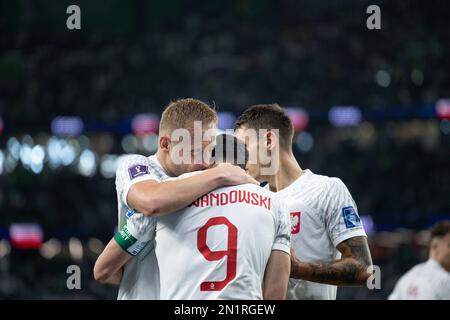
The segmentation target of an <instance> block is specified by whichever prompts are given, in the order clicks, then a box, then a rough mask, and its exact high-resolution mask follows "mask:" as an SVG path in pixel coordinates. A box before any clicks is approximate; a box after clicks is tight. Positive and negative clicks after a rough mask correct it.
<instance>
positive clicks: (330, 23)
mask: <svg viewBox="0 0 450 320" xmlns="http://www.w3.org/2000/svg"><path fill="white" fill-rule="evenodd" d="M71 4H77V5H79V6H80V8H81V30H72V31H71V30H68V29H67V28H66V19H67V17H68V16H69V15H68V14H66V8H67V6H69V5H71ZM371 4H377V5H379V6H380V8H381V27H382V29H381V30H368V29H367V28H366V19H367V17H368V15H367V14H366V9H367V7H368V6H369V5H371ZM449 21H450V8H449V5H448V2H447V1H419V0H417V1H413V0H405V1H365V0H360V1H351V0H348V1H347V0H346V1H332V0H327V1H313V0H309V1H306V0H281V1H276V0H230V1H197V0H196V1H181V0H166V1H143V0H135V1H120V0H103V1H89V0H86V1H50V0H47V1H43V0H36V1H32V0H20V1H6V0H1V1H0V298H7V299H11V298H20V299H23V298H25V299H26V298H38V299H51V298H64V299H75V298H82V299H90V298H97V299H102V298H110V299H114V298H115V297H116V289H114V288H112V287H108V286H102V285H98V284H96V283H95V282H94V281H93V279H92V271H91V270H92V267H93V263H94V262H95V259H96V257H97V255H98V253H99V252H100V251H101V249H102V247H103V245H104V243H106V241H107V240H108V239H109V238H110V237H111V236H112V235H113V232H114V227H115V224H116V221H117V208H116V207H117V204H116V202H117V201H116V195H115V188H114V168H115V165H116V164H117V159H118V156H119V155H121V154H124V153H130V152H133V153H134V152H135V153H142V154H146V155H149V154H151V153H152V152H154V150H155V148H156V134H157V132H153V131H154V130H151V129H148V128H147V129H144V130H143V131H142V130H141V129H139V128H137V127H136V126H135V125H133V123H135V124H136V123H141V124H142V122H139V121H137V120H136V118H135V116H136V115H138V114H146V117H147V118H145V119H147V120H148V121H150V125H149V126H150V127H152V123H153V122H154V121H155V120H154V117H155V116H158V115H159V114H160V112H161V111H162V109H163V108H164V106H165V105H167V103H168V102H169V101H170V100H173V99H175V98H180V97H195V98H198V99H202V100H204V101H207V102H209V103H214V104H215V105H216V107H217V108H218V111H220V112H231V114H230V113H228V114H227V113H224V114H222V115H221V116H222V117H223V119H225V116H227V115H228V116H229V117H231V118H232V117H233V115H238V114H240V112H242V111H243V110H244V109H245V108H246V107H247V106H249V105H251V104H255V103H269V102H278V103H280V104H281V105H282V106H285V107H291V108H292V109H291V110H294V113H295V112H297V115H299V114H300V118H301V119H305V114H307V118H308V119H309V122H308V124H307V125H306V126H305V125H301V123H300V124H299V125H298V126H297V132H296V136H295V146H294V147H295V153H296V156H297V159H298V161H299V162H300V164H301V165H302V167H303V168H309V169H311V170H312V171H313V172H315V173H320V174H324V175H331V176H338V177H340V178H341V179H342V180H343V181H344V183H345V184H346V185H347V186H348V188H349V189H350V191H351V193H352V195H353V197H354V198H355V200H356V202H357V204H358V208H359V212H360V214H361V215H362V216H363V219H364V222H365V223H366V227H367V229H368V230H367V231H368V233H369V234H370V238H369V239H370V244H371V248H372V254H373V258H374V263H375V264H377V265H379V266H380V267H381V273H382V282H381V285H382V288H381V290H367V289H366V288H361V289H355V288H342V289H339V290H338V298H342V299H385V298H386V297H387V296H388V294H389V293H390V292H391V290H392V288H393V285H394V284H395V281H396V280H397V279H398V278H399V276H400V275H401V274H402V273H404V272H405V271H406V270H408V269H409V268H410V267H412V266H413V265H414V264H415V263H418V262H420V261H423V260H425V259H426V257H427V250H428V249H427V245H428V235H429V233H428V229H429V227H430V226H431V225H432V224H434V223H435V222H436V221H438V220H442V219H449V218H450V201H449V198H450V196H449V195H450V182H449V178H450V166H449V163H450V149H449V146H450V122H449V118H450V116H449V113H448V111H447V113H446V114H445V112H443V111H442V110H444V111H445V110H448V108H449V106H450V103H449V102H448V101H447V102H446V101H445V100H442V99H445V98H449V97H450V92H449V91H450V76H449V71H450V66H449V59H448V57H449V54H450V25H449ZM438 101H441V105H444V107H443V109H439V110H440V111H438V110H437V108H436V106H437V104H438ZM442 101H443V102H442ZM333 106H353V107H354V108H353V109H351V111H352V112H353V113H351V114H350V115H349V114H347V113H345V110H347V111H348V110H350V109H345V110H344V111H342V109H341V114H340V116H339V117H340V119H341V120H342V119H344V120H346V119H347V120H348V121H349V122H347V125H345V126H339V127H337V126H336V125H335V124H333V123H334V122H333V121H332V120H333V119H330V118H329V115H330V110H332V107H333ZM355 110H356V111H355ZM342 112H343V113H342ZM354 112H356V114H357V116H356V117H355V114H354ZM358 115H360V116H361V119H360V120H359V117H358ZM59 116H66V117H69V116H74V117H77V118H64V119H65V120H61V119H60V120H59V121H60V122H57V121H56V122H55V121H54V119H55V118H56V117H59ZM221 119H222V118H221ZM134 120H135V122H133V121H134ZM61 121H63V123H62V124H61ZM64 121H65V122H64ZM136 121H137V122H136ZM148 121H147V122H145V121H144V124H145V123H147V124H148V123H149V122H148ZM152 121H153V122H152ZM80 122H81V123H82V124H83V126H82V130H76V127H77V126H76V124H79V123H80ZM58 123H59V125H58ZM74 123H75V124H74ZM52 124H53V126H52ZM156 124H157V120H156ZM153 126H154V123H153ZM227 127H230V125H227V124H224V125H223V126H222V128H223V129H226V128H227ZM58 128H59V129H58ZM61 128H62V129H61ZM74 128H75V129H74ZM42 151H44V155H43V156H42ZM13 223H36V224H37V225H38V226H39V227H40V228H42V232H43V241H44V244H43V245H42V246H41V247H40V248H39V249H28V250H24V249H20V248H18V247H17V246H16V245H14V243H13V241H12V239H11V233H10V226H11V224H13ZM71 264H77V265H79V266H80V267H81V270H82V278H83V279H82V289H81V290H72V291H70V290H68V289H67V288H66V278H67V274H66V268H67V266H68V265H71Z"/></svg>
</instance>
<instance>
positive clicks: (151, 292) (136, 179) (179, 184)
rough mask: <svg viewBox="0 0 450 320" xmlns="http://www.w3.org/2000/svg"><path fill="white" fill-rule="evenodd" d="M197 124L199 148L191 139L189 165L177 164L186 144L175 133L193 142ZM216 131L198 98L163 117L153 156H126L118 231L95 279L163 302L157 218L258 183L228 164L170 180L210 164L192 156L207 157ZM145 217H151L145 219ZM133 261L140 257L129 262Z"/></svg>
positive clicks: (122, 293)
mask: <svg viewBox="0 0 450 320" xmlns="http://www.w3.org/2000/svg"><path fill="white" fill-rule="evenodd" d="M195 121H200V123H201V125H202V128H201V132H200V133H201V135H202V137H201V139H200V141H201V143H200V144H195V143H194V141H195V139H192V140H191V142H192V143H191V144H190V145H189V146H187V148H185V149H184V150H186V152H188V154H187V156H188V157H189V158H190V160H191V161H190V162H189V163H178V161H175V160H177V159H176V156H177V154H176V152H177V146H179V145H180V144H181V143H185V142H184V141H175V140H174V139H173V136H172V133H173V132H174V131H175V130H176V129H179V128H183V129H186V130H188V132H189V134H190V135H191V137H193V136H194V134H195V125H194V122H195ZM216 127H217V114H216V112H215V111H214V110H213V109H212V108H211V107H210V106H208V105H207V104H206V103H204V102H202V101H199V100H195V99H180V100H176V101H173V102H171V103H170V104H169V105H168V106H167V107H166V109H165V110H164V112H163V114H162V116H161V121H160V128H159V145H158V151H157V153H156V154H155V155H153V156H150V157H145V156H142V155H128V156H125V157H124V158H123V159H122V161H121V162H120V164H119V167H118V169H117V172H116V191H117V200H118V211H119V212H118V215H119V216H118V220H119V230H120V231H119V232H118V233H117V234H116V236H115V238H114V240H112V241H110V242H109V244H108V245H107V246H106V247H105V249H104V251H103V252H102V254H101V255H100V257H99V258H98V259H97V262H96V264H95V267H94V277H95V279H96V280H98V281H100V282H109V283H116V284H119V283H120V288H119V295H118V298H119V299H158V298H159V270H158V264H157V261H156V256H155V252H154V250H153V249H154V246H155V227H156V218H155V217H156V216H157V215H158V216H159V215H164V214H169V213H172V212H175V211H177V210H179V209H181V208H184V207H186V206H187V205H189V204H190V203H191V202H192V201H194V200H195V199H197V198H198V197H200V196H201V195H203V194H205V193H207V192H209V191H211V190H214V189H216V188H217V187H220V186H223V185H236V184H242V183H254V180H253V179H251V178H250V177H249V176H248V175H247V174H246V173H245V171H244V170H242V169H241V168H238V167H236V166H233V165H230V164H222V165H220V166H217V167H215V168H213V169H211V170H208V171H205V172H202V173H199V174H197V175H195V176H192V177H188V178H185V179H179V180H174V181H168V177H176V176H179V175H180V174H182V173H186V172H190V171H194V170H200V169H204V168H206V167H207V166H208V165H209V159H208V157H206V159H205V158H203V157H202V158H201V160H202V161H201V163H195V161H194V160H195V159H191V156H192V157H193V156H194V155H195V154H198V153H200V154H202V155H203V154H205V155H208V152H206V151H207V150H208V149H207V148H209V146H213V144H214V143H215V134H214V130H215V128H216ZM208 131H212V132H213V134H211V135H209V140H208V139H203V137H204V134H205V133H206V132H208ZM194 138H195V137H194ZM205 150H206V151H205ZM185 156H186V155H185ZM135 212H139V213H141V214H140V215H139V214H135ZM144 216H145V217H150V218H149V219H144V218H145V217H144ZM132 256H137V258H136V259H130V258H131V257H132ZM127 262H128V263H127ZM124 265H125V267H124V268H123V269H122V266H124ZM122 270H123V272H122Z"/></svg>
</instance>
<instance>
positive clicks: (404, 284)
mask: <svg viewBox="0 0 450 320" xmlns="http://www.w3.org/2000/svg"><path fill="white" fill-rule="evenodd" d="M389 300H450V272H448V271H446V270H445V269H444V268H442V266H441V265H440V264H439V263H438V262H437V261H435V260H433V259H429V260H428V261H426V262H423V263H420V264H418V265H416V266H415V267H413V268H412V269H411V270H409V271H408V272H407V273H405V274H404V275H403V276H402V277H401V278H400V280H399V281H398V282H397V284H396V285H395V288H394V291H393V292H392V293H391V295H390V296H389Z"/></svg>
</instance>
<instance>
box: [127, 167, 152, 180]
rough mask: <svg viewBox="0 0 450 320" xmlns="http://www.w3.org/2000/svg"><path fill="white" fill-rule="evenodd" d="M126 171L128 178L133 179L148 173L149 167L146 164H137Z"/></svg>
mask: <svg viewBox="0 0 450 320" xmlns="http://www.w3.org/2000/svg"><path fill="white" fill-rule="evenodd" d="M128 173H129V174H130V179H131V180H133V179H135V178H137V177H140V176H143V175H146V174H149V173H150V171H149V168H148V166H146V165H142V164H137V165H134V166H131V167H129V168H128Z"/></svg>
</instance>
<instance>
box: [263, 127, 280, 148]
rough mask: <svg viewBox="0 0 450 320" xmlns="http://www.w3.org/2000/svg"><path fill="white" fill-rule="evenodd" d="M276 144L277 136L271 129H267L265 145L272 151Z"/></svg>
mask: <svg viewBox="0 0 450 320" xmlns="http://www.w3.org/2000/svg"><path fill="white" fill-rule="evenodd" d="M277 144H278V137H277V135H276V134H275V132H274V131H273V130H268V131H267V133H266V147H267V150H269V151H272V150H273V149H274V148H275V147H276V146H277Z"/></svg>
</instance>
